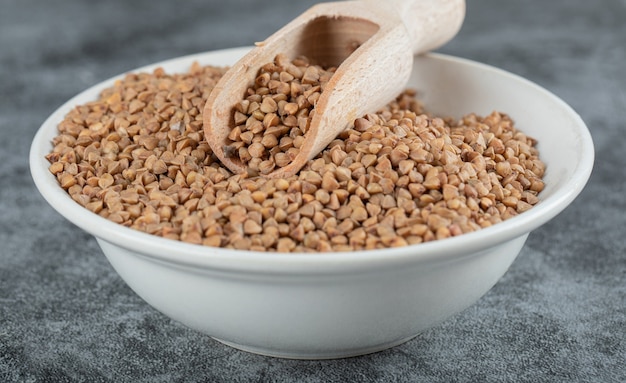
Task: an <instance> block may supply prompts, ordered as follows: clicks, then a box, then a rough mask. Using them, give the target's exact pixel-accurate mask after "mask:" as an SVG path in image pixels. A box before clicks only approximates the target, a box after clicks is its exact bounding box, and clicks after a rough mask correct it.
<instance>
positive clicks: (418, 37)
mask: <svg viewBox="0 0 626 383" xmlns="http://www.w3.org/2000/svg"><path fill="white" fill-rule="evenodd" d="M363 1H366V2H367V3H369V5H370V6H372V7H376V8H378V9H381V10H382V11H386V12H393V13H395V16H396V17H399V18H400V20H401V21H402V23H403V24H404V26H405V28H406V30H407V34H408V36H409V38H410V41H411V43H412V46H411V49H412V50H413V53H414V54H420V53H424V52H428V51H430V50H433V49H436V48H438V47H440V46H442V45H444V44H445V43H446V42H448V41H449V40H451V39H452V38H453V37H454V36H455V35H456V34H457V32H458V31H459V29H461V25H462V24H463V19H464V18H465V0H385V1H381V0H363Z"/></svg>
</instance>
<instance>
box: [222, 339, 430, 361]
mask: <svg viewBox="0 0 626 383" xmlns="http://www.w3.org/2000/svg"><path fill="white" fill-rule="evenodd" d="M418 335H419V334H415V335H411V336H409V337H407V338H402V339H400V340H394V341H393V342H389V343H383V344H379V345H375V346H371V347H364V348H357V349H348V350H338V351H328V352H287V351H280V350H275V349H268V348H263V347H255V346H247V345H243V344H238V343H233V342H229V341H226V340H222V339H218V338H215V337H212V338H213V339H215V340H216V341H218V342H220V343H222V344H225V345H227V346H229V347H233V348H236V349H238V350H241V351H245V352H250V353H252V354H258V355H263V356H271V357H274V358H284V359H302V360H321V359H341V358H352V357H355V356H361V355H366V354H372V353H375V352H379V351H383V350H386V349H389V348H392V347H395V346H399V345H401V344H402V343H405V342H408V341H410V340H411V339H413V338H415V337H416V336H418Z"/></svg>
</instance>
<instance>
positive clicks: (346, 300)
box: [30, 48, 593, 359]
mask: <svg viewBox="0 0 626 383" xmlns="http://www.w3.org/2000/svg"><path fill="white" fill-rule="evenodd" d="M248 49H249V48H237V49H229V50H223V51H216V52H209V53H203V54H198V55H192V56H187V57H182V58H178V59H174V60H169V61H165V62H162V63H158V64H155V65H151V66H148V67H144V68H139V69H137V70H136V71H147V70H152V69H153V68H154V67H156V66H162V67H163V68H165V70H166V71H168V72H171V73H174V72H183V71H186V70H187V69H188V68H189V66H190V65H191V63H192V62H193V61H195V60H197V61H198V62H200V63H201V64H212V65H227V64H232V63H234V62H235V61H236V60H237V59H238V58H239V57H241V56H242V55H243V54H244V53H245V52H246V51H247V50H248ZM113 81H114V79H110V80H107V81H105V82H103V83H101V84H98V85H96V86H94V87H92V88H90V89H88V90H86V91H85V92H83V93H81V94H79V95H77V96H76V97H74V98H72V99H71V100H69V101H68V102H67V103H65V104H64V105H63V106H61V107H60V108H59V109H58V110H57V111H55V112H54V113H53V114H52V115H51V116H50V117H49V118H48V119H47V120H46V121H45V122H44V123H43V125H42V126H41V128H40V129H39V131H38V133H37V135H36V136H35V138H34V140H33V143H32V147H31V152H30V166H31V172H32V176H33V179H34V180H35V184H36V185H37V188H38V189H39V191H40V192H41V194H42V195H43V196H44V198H45V199H46V200H47V201H48V202H49V203H50V205H52V207H53V208H54V209H56V210H57V211H58V212H59V213H60V214H62V215H63V216H64V217H66V218H67V219H68V220H69V221H71V222H72V223H74V224H75V225H77V226H78V227H80V228H81V229H83V230H85V231H87V232H89V233H91V234H92V235H94V236H95V237H96V239H97V241H98V243H99V245H100V247H101V248H102V251H103V252H104V254H105V255H106V257H107V258H108V259H109V261H110V262H111V264H112V265H113V267H114V268H115V270H116V271H117V272H118V273H119V275H120V276H121V277H122V278H123V279H124V281H126V283H127V284H128V285H129V286H130V287H131V288H132V289H133V290H134V291H135V292H136V293H137V294H138V295H139V296H140V297H142V298H143V299H144V300H145V301H146V302H148V304H150V305H151V306H153V307H154V308H156V309H157V310H159V311H161V312H162V313H164V314H165V315H167V316H169V317H171V318H173V319H174V320H176V321H179V322H181V323H183V324H185V325H186V326H189V327H190V328H193V329H196V330H198V331H201V332H203V333H206V334H208V335H210V336H212V337H214V338H215V339H217V340H220V341H222V342H224V343H226V344H229V345H231V346H234V347H237V348H240V349H243V350H247V351H251V352H255V353H260V354H266V355H273V356H280V357H288V358H307V359H316V358H337V357H346V356H354V355H360V354H365V353H369V352H374V351H378V350H382V349H385V348H388V347H391V346H394V345H397V344H400V343H402V342H405V341H406V340H408V339H410V338H412V337H414V336H415V335H417V334H419V333H420V332H421V331H424V330H425V329H427V328H430V327H432V326H435V325H436V324H438V323H439V322H441V321H443V320H445V319H446V318H448V317H450V316H451V315H453V314H455V313H458V312H459V311H461V310H463V309H465V308H466V307H468V306H470V305H471V304H473V303H474V302H476V301H477V300H478V299H479V298H480V297H481V296H482V295H484V294H485V293H486V292H487V291H488V290H489V289H490V288H491V287H492V286H493V285H494V284H495V283H496V282H497V281H498V280H499V279H500V277H502V275H503V274H504V273H505V272H506V270H507V269H508V267H509V266H510V265H511V263H512V262H513V260H514V259H515V257H516V256H517V255H518V253H519V252H520V249H521V248H522V246H523V245H524V242H525V240H526V238H527V236H528V234H529V232H530V231H532V230H534V229H536V228H538V227H539V226H541V225H542V224H544V223H545V222H547V221H548V220H550V219H551V218H553V217H554V216H555V215H557V214H558V213H559V212H561V211H562V210H563V209H564V208H565V207H566V206H567V205H568V204H569V203H570V202H572V200H573V199H574V198H575V197H576V196H577V195H578V193H579V192H580V191H581V189H582V188H583V187H584V185H585V183H586V182H587V180H588V178H589V176H590V173H591V169H592V165H593V144H592V140H591V136H590V134H589V132H588V130H587V128H586V127H585V124H584V123H583V121H582V120H581V119H580V117H579V116H578V115H577V114H576V113H575V112H574V111H573V110H572V109H571V108H570V107H569V106H568V105H566V104H565V103H564V102H563V101H561V100H560V99H559V98H557V97H556V96H554V95H553V94H551V93H549V92H548V91H546V90H544V89H542V88H541V87H539V86H537V85H535V84H533V83H531V82H529V81H527V80H525V79H523V78H520V77H518V76H515V75H512V74H510V73H507V72H504V71H502V70H499V69H495V68H493V67H489V66H486V65H482V64H478V63H475V62H471V61H468V60H464V59H459V58H454V57H449V56H445V55H440V54H429V55H425V56H421V57H417V58H416V60H415V65H414V73H413V76H412V78H411V82H410V84H409V86H411V87H414V88H416V89H418V90H419V91H420V92H421V95H422V97H421V99H422V100H423V101H424V103H425V105H426V107H427V109H429V110H430V111H432V112H435V113H438V114H440V115H452V116H457V117H460V116H461V115H463V114H466V113H470V112H476V113H479V114H488V113H490V112H491V111H493V110H498V111H502V112H505V113H507V114H509V115H510V116H511V117H512V118H513V119H514V120H515V122H516V126H517V127H518V128H520V129H521V130H522V131H524V132H525V133H527V134H528V135H530V136H532V137H535V138H537V139H538V141H539V149H540V153H541V157H542V159H543V161H544V162H545V163H546V164H547V172H546V174H545V184H546V187H545V189H544V191H543V192H542V193H541V195H540V197H541V202H540V203H539V204H538V205H536V206H535V207H533V208H532V209H530V210H529V211H527V212H525V213H523V214H521V215H519V216H517V217H514V218H512V219H510V220H508V221H505V222H503V223H499V224H497V225H494V226H492V227H489V228H486V229H483V230H480V231H477V232H474V233H469V234H465V235H462V236H458V237H454V238H449V239H445V240H441V241H435V242H429V243H424V244H420V245H415V246H407V247H403V248H394V249H389V250H375V251H357V252H346V253H325V254H272V253H256V252H250V251H234V250H226V249H217V248H209V247H202V246H199V245H191V244H186V243H182V242H177V241H173V240H168V239H164V238H160V237H155V236H152V235H148V234H145V233H142V232H138V231H135V230H132V229H129V228H126V227H122V226H120V225H117V224H115V223H113V222H110V221H108V220H106V219H104V218H101V217H99V216H97V215H95V214H93V213H91V212H89V211H88V210H86V209H84V208H82V207H81V206H79V205H78V204H77V203H75V202H74V201H73V200H72V199H71V198H70V197H69V196H68V195H67V194H66V192H65V191H63V190H62V189H61V188H60V187H59V185H58V183H57V181H56V179H55V178H54V177H53V176H52V175H51V174H50V173H49V171H48V166H49V164H48V163H47V161H46V160H45V158H44V156H45V155H46V154H47V153H48V152H49V151H50V149H51V143H50V141H51V139H52V137H53V136H55V134H56V125H57V123H58V122H59V121H61V120H62V118H63V116H64V115H65V114H66V113H67V112H68V111H69V110H70V109H71V108H72V107H73V106H75V105H77V104H82V103H85V102H88V101H91V100H94V99H95V98H96V97H97V95H98V93H99V92H100V91H101V90H102V89H103V88H105V87H108V86H110V85H111V84H112V83H113ZM399 91H400V89H399Z"/></svg>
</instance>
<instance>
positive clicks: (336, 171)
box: [46, 56, 545, 252]
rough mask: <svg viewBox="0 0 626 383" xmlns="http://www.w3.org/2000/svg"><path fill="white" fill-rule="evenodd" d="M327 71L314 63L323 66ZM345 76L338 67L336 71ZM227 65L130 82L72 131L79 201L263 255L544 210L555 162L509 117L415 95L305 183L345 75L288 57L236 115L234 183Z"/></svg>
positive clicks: (400, 238) (53, 156)
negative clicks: (213, 96)
mask: <svg viewBox="0 0 626 383" xmlns="http://www.w3.org/2000/svg"><path fill="white" fill-rule="evenodd" d="M311 68H314V69H311ZM329 69H330V70H329ZM223 73H224V69H223V68H215V67H202V66H200V65H198V64H197V63H196V64H194V65H193V66H192V67H191V69H190V71H189V72H188V73H185V74H174V75H172V74H166V73H165V72H164V71H163V70H162V69H157V70H155V71H154V72H153V73H136V74H129V75H127V76H126V77H125V78H124V79H122V80H119V81H117V82H116V83H115V85H113V86H112V87H110V88H108V89H106V90H104V91H103V92H102V93H101V95H100V97H99V98H98V100H96V101H94V102H91V103H88V104H85V105H80V106H77V107H76V108H75V109H74V110H72V111H71V112H70V113H68V114H67V116H66V117H65V119H64V120H63V121H62V122H61V123H60V124H59V125H58V133H59V134H58V136H56V137H55V138H54V140H53V145H54V148H53V150H52V151H51V152H50V153H49V154H48V155H47V157H46V158H47V159H48V160H49V161H50V163H51V165H50V172H52V174H54V175H55V176H56V177H57V179H58V181H59V184H60V185H61V187H62V188H63V189H65V190H66V191H67V192H68V193H69V195H70V196H71V197H72V198H73V199H74V200H75V201H76V202H77V203H79V204H80V205H82V206H84V207H85V208H87V209H88V210H90V211H92V212H94V213H96V214H99V215H101V216H103V217H106V218H108V219H109V220H111V221H113V222H116V223H119V224H121V225H124V226H128V227H131V228H134V229H137V230H141V231H144V232H147V233H150V234H154V235H158V236H162V237H165V238H171V239H175V240H181V241H185V242H190V243H195V244H203V245H207V246H216V247H225V248H235V249H242V250H255V251H278V252H309V251H316V252H324V251H351V250H359V249H376V248H386V247H395V246H406V245H410V244H418V243H422V242H426V241H432V240H437V239H443V238H447V237H451V236H457V235H461V234H463V233H467V232H471V231H475V230H478V229H480V228H484V227H487V226H490V225H493V224H497V223H498V222H501V221H503V220H506V219H508V218H510V217H513V216H515V215H517V214H520V213H522V212H524V211H526V210H528V209H530V208H531V207H532V206H533V205H535V204H536V203H537V202H538V197H537V195H538V193H539V192H541V190H542V189H543V187H544V183H543V181H542V176H543V174H544V169H545V165H544V163H543V162H542V161H541V160H540V159H539V155H538V151H537V149H536V147H535V144H536V142H535V141H534V140H533V139H532V138H530V137H528V136H526V135H524V134H523V133H522V132H520V131H518V130H517V129H516V128H515V127H514V124H513V121H512V120H511V119H510V118H509V117H508V116H507V115H505V114H502V113H498V112H493V113H492V114H490V115H488V116H486V117H479V116H476V115H474V114H470V115H467V116H465V117H463V118H461V119H460V120H458V121H455V120H452V119H447V118H446V119H444V118H438V117H434V116H430V115H427V114H425V113H424V111H423V110H422V109H421V106H420V104H419V102H418V101H417V99H416V96H415V93H414V92H412V91H405V92H403V93H402V94H400V95H399V96H398V98H397V99H396V100H394V101H393V102H391V103H390V104H389V105H388V106H387V107H386V108H385V109H384V110H381V111H379V112H378V113H375V114H369V115H366V116H363V117H362V118H358V119H356V120H355V121H354V126H353V127H351V128H350V129H348V130H346V131H344V132H343V133H342V134H341V135H340V136H339V137H337V138H336V139H335V140H334V141H333V142H332V143H331V144H329V145H328V147H327V148H326V149H325V150H324V151H323V152H322V153H320V154H319V155H318V156H317V157H316V158H314V159H313V160H311V161H309V163H308V164H307V165H306V166H305V167H304V168H303V169H302V170H301V171H300V172H299V173H298V174H297V175H295V176H292V177H290V178H287V179H266V178H264V177H256V176H254V174H255V172H258V173H261V174H263V173H266V172H269V171H271V169H273V168H274V167H276V166H278V167H280V166H284V164H286V163H287V162H288V161H290V159H291V158H292V157H293V156H294V155H295V153H296V151H297V149H298V147H299V144H300V143H301V140H302V135H303V134H304V133H305V132H306V129H307V127H308V123H309V122H310V118H311V115H312V113H314V107H315V100H316V98H317V97H319V93H320V92H321V91H322V90H323V87H324V83H325V82H326V81H328V78H329V76H330V75H332V68H322V67H318V66H313V65H311V64H310V63H309V61H308V60H307V59H305V58H297V59H295V60H293V61H289V60H287V59H286V58H285V57H283V56H279V57H277V59H276V60H275V62H273V63H269V64H268V65H266V66H265V67H264V69H262V70H261V72H260V73H259V76H258V78H257V80H256V82H255V84H254V85H253V86H252V87H251V88H250V90H249V91H248V94H247V95H245V96H244V99H243V100H242V102H241V103H240V105H238V106H237V108H236V110H235V111H234V112H233V116H234V121H235V126H236V128H235V129H234V130H233V133H232V134H231V136H230V143H229V147H230V152H231V153H232V154H233V155H235V156H238V157H239V158H240V159H241V160H242V161H244V162H245V163H247V164H248V166H250V167H252V168H254V169H253V171H252V172H250V173H249V174H246V175H234V174H232V173H231V172H230V171H229V170H227V169H226V168H225V167H224V166H223V165H222V164H221V163H220V162H219V161H218V160H217V158H216V157H215V156H213V155H212V152H211V149H210V147H209V145H208V144H207V142H206V140H205V139H204V133H203V127H202V110H203V106H204V103H205V100H206V98H207V97H208V95H209V93H210V91H211V89H212V88H213V86H214V85H215V83H216V82H217V81H218V80H219V78H220V77H221V75H222V74H223Z"/></svg>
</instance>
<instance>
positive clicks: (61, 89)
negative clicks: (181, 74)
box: [0, 0, 626, 382]
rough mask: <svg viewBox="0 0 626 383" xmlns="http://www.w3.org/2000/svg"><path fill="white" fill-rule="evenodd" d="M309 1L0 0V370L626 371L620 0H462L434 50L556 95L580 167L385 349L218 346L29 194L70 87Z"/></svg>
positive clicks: (207, 374)
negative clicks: (584, 159) (465, 281)
mask: <svg viewBox="0 0 626 383" xmlns="http://www.w3.org/2000/svg"><path fill="white" fill-rule="evenodd" d="M311 4H312V1H271V2H261V1H243V0H236V1H228V2H226V1H219V2H218V1H211V0H202V1H196V0H193V1H185V2H173V1H148V0H143V1H133V2H130V1H123V0H116V1H99V2H96V1H86V0H85V1H80V0H65V1H63V0H48V1H36V0H2V1H1V4H0V381H1V382H74V381H77V382H182V381H185V382H198V381H207V382H209V381H211V382H215V381H217V382H219V381H242V382H248V381H258V382H264V381H302V382H329V381H338V382H349V381H364V382H374V381H381V382H393V381H397V382H400V381H427V382H479V381H480V382H502V381H516V382H537V381H542V382H624V381H626V367H625V366H626V359H625V355H626V339H625V338H626V337H625V328H626V321H625V318H626V312H625V311H626V298H625V297H626V288H625V285H626V258H625V252H626V240H625V235H624V234H626V232H625V230H626V218H625V207H626V202H625V201H626V181H625V179H626V177H625V176H626V171H625V170H624V168H625V167H626V160H625V158H626V156H625V155H624V152H625V150H626V149H625V148H626V114H625V112H624V110H625V109H626V91H625V90H624V89H626V70H625V68H626V64H625V63H626V48H625V47H626V22H625V21H624V20H626V2H625V1H624V0H596V1H570V0H558V1H557V0H552V1H543V0H508V1H497V0H470V1H469V5H468V13H467V17H466V21H465V24H464V27H463V29H462V30H461V32H460V34H459V35H458V37H457V38H456V39H455V40H454V41H453V42H451V43H450V44H449V45H447V46H446V47H445V48H443V49H441V51H442V52H446V53H450V54H453V55H457V56H461V57H466V58H470V59H474V60H477V61H481V62H484V63H487V64H491V65H495V66H497V67H501V68H503V69H506V70H509V71H512V72H514V73H516V74H519V75H522V76H524V77H527V78H528V79H530V80H532V81H534V82H537V83H538V84H540V85H542V86H544V87H546V88H547V89H549V90H551V91H552V92H554V93H555V94H557V95H558V96H560V97H562V98H563V99H564V100H565V101H566V102H568V103H570V104H571V105H572V106H573V107H574V109H576V110H577V111H578V112H579V113H580V114H581V116H582V117H583V119H584V120H585V121H586V122H587V124H588V126H589V129H590V130H591V133H592V135H593V138H594V141H595V145H596V150H597V156H596V165H595V169H594V173H593V175H592V177H591V180H590V183H589V184H588V186H587V187H586V189H585V190H584V191H583V193H582V194H581V195H580V197H579V198H578V199H577V200H576V201H575V202H574V203H573V204H572V205H571V206H570V207H569V208H568V209H567V210H566V211H564V212H563V213H562V214H561V215H559V216H558V217H557V218H555V219H554V220H552V221H551V222H550V223H548V224H547V225H545V226H543V227H542V228H540V229H538V230H536V231H535V232H533V233H532V234H531V236H530V238H529V240H528V242H527V244H526V246H525V247H524V249H523V250H522V253H521V254H520V256H519V258H518V259H517V260H516V261H515V263H514V264H513V266H512V267H511V269H510V270H509V272H508V273H507V274H506V275H505V276H504V278H503V279H502V280H501V281H500V282H499V283H498V284H497V285H496V286H495V287H494V288H493V289H492V290H491V291H490V292H489V293H488V294H487V295H486V296H485V297H483V298H482V299H481V300H480V301H479V302H478V303H477V304H475V305H474V306H472V307H470V308H469V309H467V310H465V311H464V312H462V313H461V314H459V315H457V316H455V317H453V318H451V319H449V320H447V321H446V322H445V323H443V324H442V325H440V326H439V327H437V328H434V329H432V330H429V331H426V332H425V333H423V334H422V335H420V336H419V337H417V338H415V339H414V340H412V341H410V342H408V343H405V344H403V345H401V346H398V347H395V348H393V349H390V350H386V351H383V352H380V353H376V354H372V355H367V356H363V357H358V358H351V359H343V360H331V361H293V360H282V359H275V358H268V357H263V356H258V355H253V354H249V353H245V352H241V351H237V350H234V349H232V348H229V347H226V346H224V345H221V344H219V343H217V342H216V341H213V340H212V339H210V338H209V337H207V336H204V335H201V334H198V333H195V332H193V331H191V330H188V329H186V328H185V327H183V326H181V325H180V324H178V323H175V322H173V321H171V320H169V319H168V318H166V317H164V316H163V315H161V314H159V313H158V312H156V311H155V310H153V309H152V308H150V307H149V306H148V305H147V304H146V303H144V302H143V301H142V300H141V299H139V298H138V297H137V296H136V295H135V294H134V293H133V292H132V291H131V290H130V289H129V288H128V287H127V286H126V285H125V284H124V283H123V282H122V281H121V280H120V278H119V277H118V276H117V275H116V274H115V272H114V271H113V269H112V268H111V266H110V265H109V264H108V262H107V260H106V259H105V257H104V256H103V255H102V254H101V252H100V250H99V248H98V246H97V245H96V242H95V240H94V239H93V238H91V237H90V236H88V235H87V234H85V233H84V232H82V231H81V230H79V229H78V228H76V227H75V226H73V225H71V224H70V223H69V222H67V221H66V220H65V219H63V218H62V217H61V216H60V215H59V214H57V213H56V212H54V211H53V210H52V209H51V208H50V207H49V206H48V205H47V204H46V203H45V202H44V200H43V198H42V197H40V195H39V194H38V193H37V191H36V190H35V187H34V184H33V182H32V180H31V178H30V174H29V169H28V162H27V157H28V149H29V145H30V141H31V139H32V137H33V135H34V134H35V131H36V130H37V128H38V127H39V125H40V124H41V123H42V122H43V120H44V119H45V118H46V117H47V116H48V115H49V114H50V113H51V112H52V111H53V110H54V109H55V108H57V107H58V106H59V105H60V104H62V103H63V102H64V101H65V100H67V99H68V98H69V97H71V96H73V95H74V94H76V93H78V92H80V91H82V90H83V89H85V88H86V87H88V86H91V85H93V84H95V83H97V82H100V81H102V80H104V79H106V78H108V77H110V76H112V75H116V74H118V73H120V72H124V71H127V70H130V69H133V68H135V67H138V66H142V65H145V64H150V63H153V62H156V61H160V60H163V59H168V58H172V57H177V56H181V55H185V54H191V53H197V52H202V51H206V50H213V49H218V48H227V47H232V46H241V45H250V44H251V43H253V42H254V41H257V40H262V39H263V38H264V37H266V36H268V35H270V34H271V33H272V32H274V31H275V30H276V29H277V28H278V27H279V26H280V25H282V24H284V23H285V22H286V21H288V20H290V19H291V18H293V17H294V16H296V15H298V14H299V13H301V12H302V11H303V10H305V9H306V8H308V6H309V5H311ZM554 149H555V150H558V148H554Z"/></svg>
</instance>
